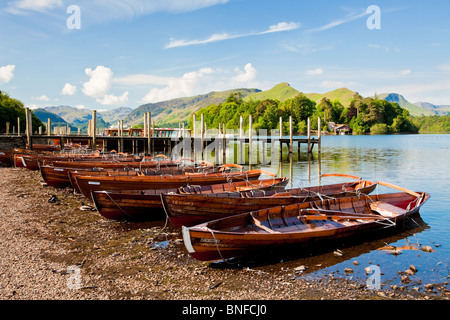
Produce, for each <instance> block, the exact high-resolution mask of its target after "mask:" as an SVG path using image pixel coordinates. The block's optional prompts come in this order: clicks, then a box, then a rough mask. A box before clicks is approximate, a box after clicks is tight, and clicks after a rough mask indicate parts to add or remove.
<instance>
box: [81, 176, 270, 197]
mask: <svg viewBox="0 0 450 320" xmlns="http://www.w3.org/2000/svg"><path fill="white" fill-rule="evenodd" d="M262 173H263V171H262V170H249V171H243V172H230V173H192V174H191V173H189V174H185V175H161V176H137V177H127V176H117V177H110V176H86V175H75V177H74V179H75V181H76V184H77V186H78V188H79V190H80V191H81V193H82V194H83V195H84V196H86V198H88V199H91V192H92V191H100V190H145V189H171V188H179V187H181V186H183V185H210V184H220V183H226V182H231V181H243V180H256V179H258V178H259V176H260V175H261V174H262Z"/></svg>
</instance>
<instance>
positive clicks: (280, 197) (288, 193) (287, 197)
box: [161, 180, 377, 227]
mask: <svg viewBox="0 0 450 320" xmlns="http://www.w3.org/2000/svg"><path fill="white" fill-rule="evenodd" d="M376 185H377V184H376V183H375V182H371V181H366V180H363V181H357V182H355V183H340V184H331V185H324V186H317V187H310V188H301V189H288V190H283V191H281V192H276V193H275V192H273V193H268V195H267V196H266V195H265V194H264V193H262V192H247V193H245V194H242V195H241V196H239V195H236V194H218V195H215V194H213V195H208V194H205V195H196V194H164V195H162V196H161V197H162V202H163V203H164V208H165V210H166V214H167V216H168V217H169V219H170V221H171V222H172V223H173V224H175V225H176V226H178V227H182V226H187V227H189V226H193V225H196V224H199V223H203V222H207V221H211V220H215V219H220V218H224V217H227V216H231V215H235V214H239V213H244V212H250V211H256V210H261V209H265V208H270V207H277V206H282V205H291V204H296V203H302V202H307V201H313V200H317V199H319V198H320V196H322V197H326V196H327V197H333V198H338V197H346V196H352V195H355V194H356V193H357V192H358V193H359V194H370V193H371V192H373V190H374V189H375V188H376ZM319 195H320V196H319Z"/></svg>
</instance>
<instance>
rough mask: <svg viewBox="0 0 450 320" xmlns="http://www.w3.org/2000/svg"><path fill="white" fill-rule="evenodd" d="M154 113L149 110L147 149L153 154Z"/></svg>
mask: <svg viewBox="0 0 450 320" xmlns="http://www.w3.org/2000/svg"><path fill="white" fill-rule="evenodd" d="M151 128H152V113H151V112H149V113H148V115H147V130H148V133H147V150H148V154H149V155H151V154H152V130H151Z"/></svg>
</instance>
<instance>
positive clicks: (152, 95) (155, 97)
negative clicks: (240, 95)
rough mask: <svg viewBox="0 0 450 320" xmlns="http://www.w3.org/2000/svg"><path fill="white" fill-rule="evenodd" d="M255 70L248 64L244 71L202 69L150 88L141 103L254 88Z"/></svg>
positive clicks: (255, 83) (238, 69)
mask: <svg viewBox="0 0 450 320" xmlns="http://www.w3.org/2000/svg"><path fill="white" fill-rule="evenodd" d="M256 74H257V70H256V69H255V68H254V67H253V66H252V65H251V64H250V63H248V64H246V65H245V66H244V70H242V69H240V68H235V69H234V70H233V72H230V71H227V70H221V69H212V68H202V69H200V70H197V71H192V72H188V73H185V74H184V75H182V76H181V77H178V78H170V79H169V80H168V82H169V83H168V84H167V85H165V86H164V87H162V88H152V89H151V90H150V91H149V92H148V93H147V94H146V95H145V96H144V97H143V98H142V101H141V102H142V103H154V102H159V101H164V100H170V99H175V98H180V97H189V96H194V95H198V94H205V93H208V92H211V91H222V90H228V89H230V88H233V87H234V86H236V87H239V88H241V87H252V86H256V85H257V82H256Z"/></svg>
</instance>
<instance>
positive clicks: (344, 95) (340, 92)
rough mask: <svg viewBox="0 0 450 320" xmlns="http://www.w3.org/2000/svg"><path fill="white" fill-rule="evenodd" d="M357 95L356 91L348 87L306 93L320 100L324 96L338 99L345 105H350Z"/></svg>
mask: <svg viewBox="0 0 450 320" xmlns="http://www.w3.org/2000/svg"><path fill="white" fill-rule="evenodd" d="M355 95H359V94H358V93H357V92H356V91H352V90H349V89H347V88H340V89H336V90H333V91H330V92H327V93H323V94H321V93H305V96H307V97H308V98H309V99H311V100H313V101H315V102H319V101H320V99H322V98H327V99H329V100H330V101H333V100H338V101H339V102H340V103H342V105H343V106H344V107H348V106H350V102H351V101H352V100H353V98H354V97H355Z"/></svg>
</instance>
